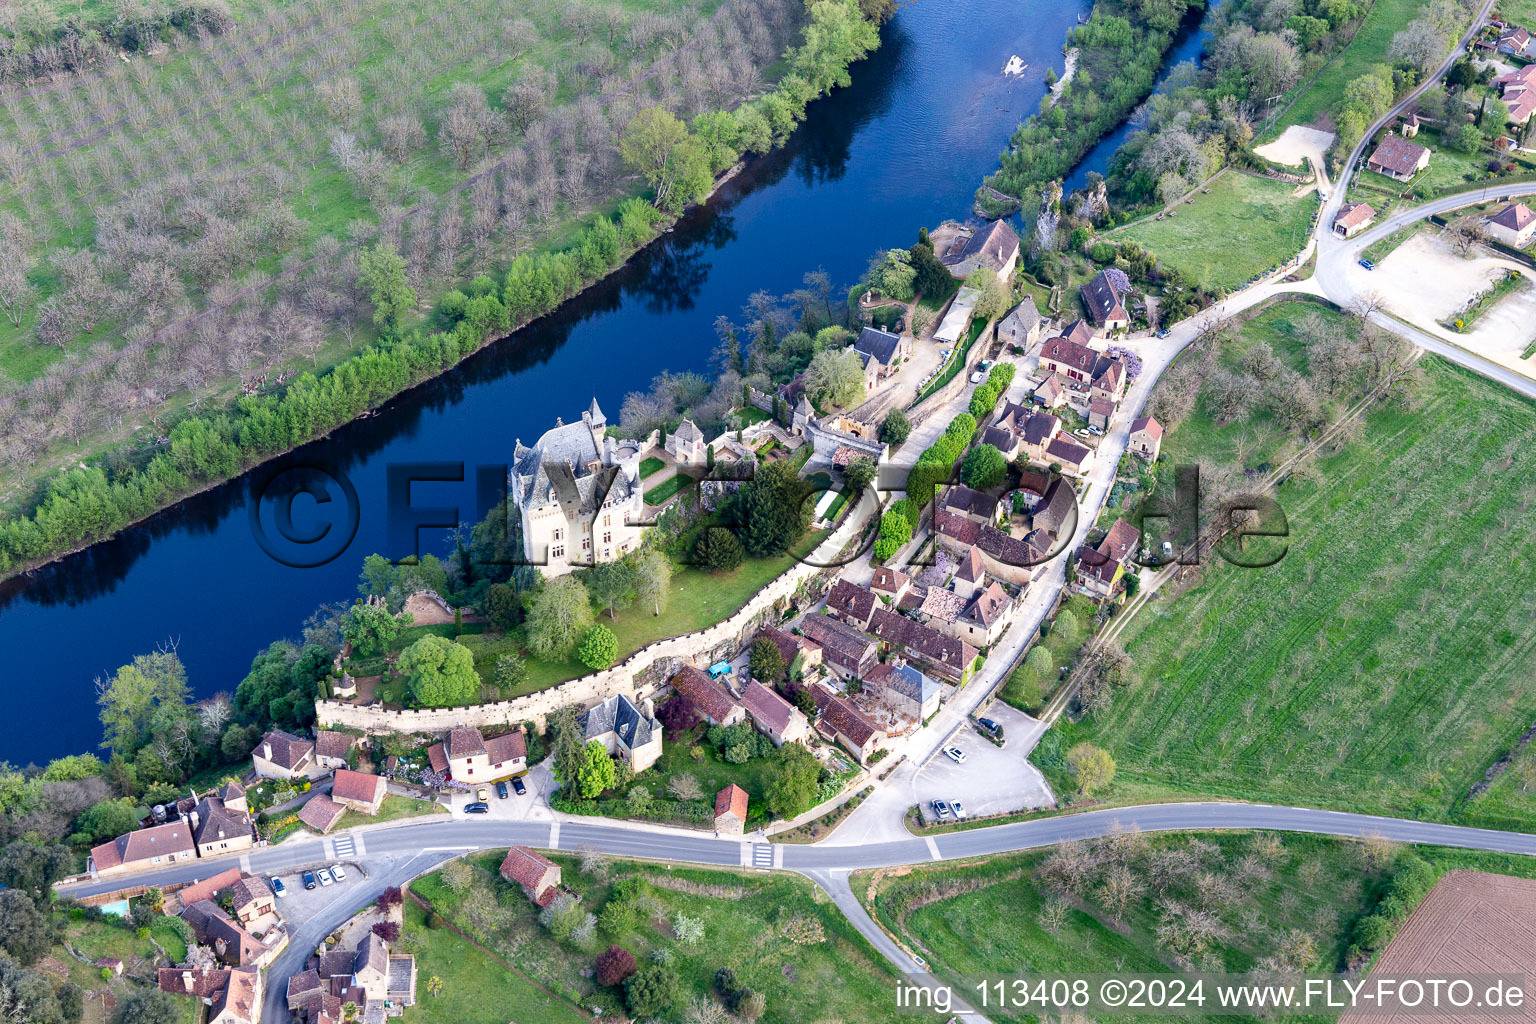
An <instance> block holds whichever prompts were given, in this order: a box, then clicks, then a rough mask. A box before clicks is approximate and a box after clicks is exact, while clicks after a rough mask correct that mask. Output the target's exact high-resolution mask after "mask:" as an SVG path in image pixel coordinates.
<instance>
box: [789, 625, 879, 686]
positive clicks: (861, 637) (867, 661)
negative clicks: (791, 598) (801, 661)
mask: <svg viewBox="0 0 1536 1024" xmlns="http://www.w3.org/2000/svg"><path fill="white" fill-rule="evenodd" d="M800 630H801V632H803V633H804V634H805V635H806V636H807V637H808V638H810V639H811V640H813V641H815V642H816V643H818V644H820V645H821V659H822V664H824V665H826V666H827V667H828V668H830V669H831V670H832V671H833V672H834V673H836V674H837V675H839V676H841V677H842V678H844V679H863V678H864V674H865V673H866V672H868V671H869V670H870V668H871V667H872V666H873V665H874V664H875V650H876V644H875V641H874V640H872V639H870V637H869V635H868V634H866V633H862V632H860V631H859V630H857V629H854V628H853V627H852V626H850V625H848V624H847V623H844V622H840V621H838V620H837V619H835V618H833V617H832V616H830V615H807V616H806V617H805V618H803V619H801V620H800Z"/></svg>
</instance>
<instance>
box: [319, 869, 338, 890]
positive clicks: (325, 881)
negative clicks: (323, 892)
mask: <svg viewBox="0 0 1536 1024" xmlns="http://www.w3.org/2000/svg"><path fill="white" fill-rule="evenodd" d="M315 877H316V878H319V879H320V888H322V889H324V888H325V887H326V886H328V885H330V884H331V883H332V882H334V881H336V879H334V878H332V877H331V873H330V872H329V871H327V870H326V869H325V868H321V869H320V870H319V872H318V873H317V874H316V876H315Z"/></svg>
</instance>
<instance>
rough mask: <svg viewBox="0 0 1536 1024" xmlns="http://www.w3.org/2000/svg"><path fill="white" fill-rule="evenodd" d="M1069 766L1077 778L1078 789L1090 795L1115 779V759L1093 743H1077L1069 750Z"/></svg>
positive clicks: (1083, 793)
mask: <svg viewBox="0 0 1536 1024" xmlns="http://www.w3.org/2000/svg"><path fill="white" fill-rule="evenodd" d="M1067 768H1068V769H1070V770H1071V772H1072V777H1073V778H1074V779H1076V780H1077V791H1078V792H1079V793H1081V794H1082V795H1083V796H1089V795H1091V794H1093V793H1096V792H1098V791H1100V790H1102V789H1104V788H1105V787H1106V786H1108V785H1109V784H1110V783H1111V782H1113V781H1114V779H1115V759H1114V758H1113V757H1110V756H1109V751H1107V750H1103V749H1101V748H1099V747H1096V746H1094V745H1093V744H1092V743H1077V744H1074V745H1073V746H1072V747H1071V749H1069V750H1068V751H1067Z"/></svg>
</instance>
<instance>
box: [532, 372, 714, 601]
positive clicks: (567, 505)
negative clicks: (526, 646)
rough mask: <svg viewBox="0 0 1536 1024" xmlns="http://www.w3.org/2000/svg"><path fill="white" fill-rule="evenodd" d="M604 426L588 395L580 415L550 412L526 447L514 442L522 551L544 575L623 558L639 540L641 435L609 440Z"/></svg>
mask: <svg viewBox="0 0 1536 1024" xmlns="http://www.w3.org/2000/svg"><path fill="white" fill-rule="evenodd" d="M607 430H608V420H607V418H606V417H605V416H604V415H603V411H602V410H601V409H600V408H598V405H597V400H596V399H593V400H592V405H591V407H590V408H588V410H587V411H586V412H584V413H582V415H581V421H580V422H578V423H568V424H567V423H561V422H560V421H559V420H556V421H555V426H554V427H553V428H552V429H550V430H547V431H545V432H544V435H543V436H542V437H540V438H539V440H538V443H536V444H535V445H534V446H533V447H532V448H529V447H526V446H524V445H523V443H522V441H517V442H516V443H515V444H514V446H513V464H512V469H511V472H510V474H509V481H508V486H509V490H510V491H511V493H512V499H513V502H514V504H515V505H516V507H517V511H518V515H519V517H520V518H521V520H522V528H523V554H524V556H525V557H526V558H527V559H528V561H529V562H530V563H532V564H534V565H537V566H539V569H540V571H541V572H543V573H544V575H546V576H560V575H563V574H564V573H567V572H570V571H571V569H572V568H573V567H575V566H579V565H590V564H592V563H594V562H609V561H613V560H614V559H616V558H623V557H624V555H626V554H627V553H629V552H630V551H632V550H634V548H635V547H636V546H637V545H638V544H639V543H640V538H641V536H642V535H643V533H644V530H645V527H644V526H643V525H641V524H642V523H644V522H645V518H644V509H645V503H644V500H643V498H642V488H641V485H640V451H641V448H642V443H641V442H640V441H615V440H614V439H613V438H611V437H609V436H608V434H607ZM700 441H701V444H702V437H701V439H700ZM699 457H700V461H702V459H703V452H702V450H701V451H700V453H699Z"/></svg>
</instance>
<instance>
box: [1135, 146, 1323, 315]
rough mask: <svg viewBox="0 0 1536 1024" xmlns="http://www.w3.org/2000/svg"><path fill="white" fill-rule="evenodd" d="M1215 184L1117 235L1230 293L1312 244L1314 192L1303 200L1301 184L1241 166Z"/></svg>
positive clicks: (1197, 279)
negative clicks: (1166, 212)
mask: <svg viewBox="0 0 1536 1024" xmlns="http://www.w3.org/2000/svg"><path fill="white" fill-rule="evenodd" d="M1210 190H1211V191H1210V194H1209V195H1205V194H1197V195H1196V196H1194V201H1193V202H1191V203H1187V204H1185V205H1182V206H1178V207H1176V208H1175V211H1174V212H1173V213H1172V214H1171V215H1169V216H1166V217H1164V218H1163V219H1162V220H1146V221H1142V222H1141V223H1139V224H1136V225H1134V226H1132V227H1128V228H1126V229H1125V230H1124V231H1119V232H1116V235H1117V236H1118V237H1119V238H1122V239H1130V240H1131V241H1133V242H1137V243H1139V244H1141V245H1143V246H1145V247H1146V248H1148V249H1150V250H1151V251H1152V252H1154V253H1156V254H1157V255H1158V257H1159V258H1161V259H1162V261H1163V262H1164V263H1166V264H1168V265H1169V266H1173V267H1177V268H1178V269H1179V270H1181V271H1183V273H1184V275H1185V276H1186V277H1188V278H1189V280H1190V282H1191V283H1193V284H1196V285H1199V286H1201V287H1204V288H1213V287H1220V288H1225V289H1227V290H1229V291H1231V290H1234V289H1236V288H1238V287H1240V286H1241V285H1242V284H1243V283H1244V282H1246V281H1247V280H1249V279H1250V278H1252V277H1253V276H1254V275H1256V274H1260V273H1263V272H1264V271H1266V270H1269V269H1270V268H1271V267H1274V266H1275V265H1277V264H1279V263H1282V262H1284V261H1285V260H1287V259H1290V258H1291V257H1292V256H1294V255H1296V253H1298V252H1300V251H1301V248H1302V246H1304V245H1306V243H1307V231H1308V229H1309V228H1310V227H1311V224H1312V215H1313V214H1314V213H1315V212H1316V211H1317V200H1316V198H1315V197H1314V196H1304V197H1301V198H1296V197H1295V196H1294V195H1293V194H1292V193H1294V192H1295V190H1296V189H1295V186H1294V185H1288V184H1286V183H1285V182H1283V181H1275V180H1273V179H1270V178H1260V177H1256V176H1254V175H1251V174H1242V173H1239V172H1237V171H1228V172H1227V173H1225V174H1223V175H1222V176H1221V177H1219V178H1217V179H1216V180H1215V181H1213V182H1211V184H1210Z"/></svg>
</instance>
